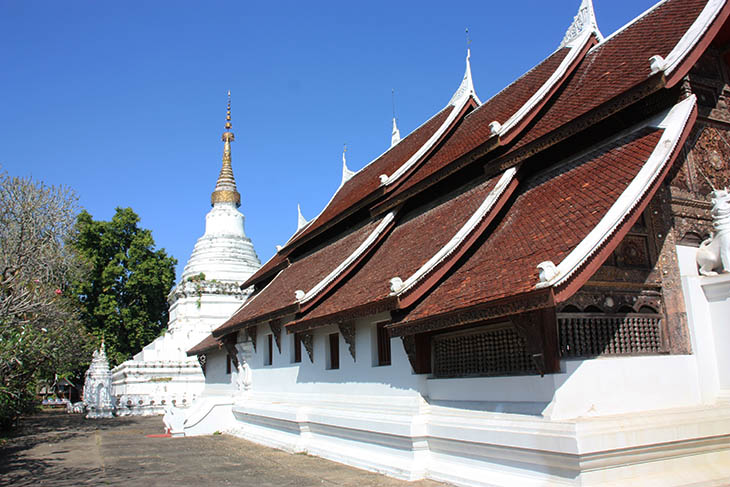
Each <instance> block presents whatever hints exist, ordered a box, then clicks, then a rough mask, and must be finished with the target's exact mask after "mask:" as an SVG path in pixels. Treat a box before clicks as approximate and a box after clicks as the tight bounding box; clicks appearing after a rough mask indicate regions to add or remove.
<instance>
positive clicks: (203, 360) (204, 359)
mask: <svg viewBox="0 0 730 487" xmlns="http://www.w3.org/2000/svg"><path fill="white" fill-rule="evenodd" d="M207 362H208V356H207V355H206V354H204V353H201V354H199V355H198V363H199V364H200V368H201V369H203V375H205V364H206V363H207Z"/></svg>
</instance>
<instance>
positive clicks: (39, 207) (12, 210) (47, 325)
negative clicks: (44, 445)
mask: <svg viewBox="0 0 730 487" xmlns="http://www.w3.org/2000/svg"><path fill="white" fill-rule="evenodd" d="M77 211H78V207H77V199H76V196H75V194H74V193H73V192H72V191H70V190H69V189H66V188H58V187H52V186H47V185H45V184H43V183H42V182H37V181H33V180H32V179H26V178H16V177H9V176H8V175H7V174H6V173H5V172H0V428H5V427H7V426H9V425H10V424H11V423H12V422H13V421H14V420H15V419H16V418H17V417H18V415H19V414H21V413H23V412H25V411H26V410H28V409H29V408H30V407H32V406H33V405H34V402H35V401H34V399H35V391H36V384H37V383H38V381H52V380H53V378H54V377H55V376H56V374H61V375H70V374H72V373H73V372H75V371H78V370H79V368H80V367H83V366H84V365H85V364H84V362H88V357H89V354H90V353H91V349H92V348H93V347H94V346H95V345H96V343H94V341H93V340H90V339H89V337H88V336H87V335H86V333H85V331H84V328H83V326H82V325H81V323H80V320H79V317H78V314H77V312H76V301H75V299H74V298H73V297H72V296H71V293H70V287H71V283H72V282H78V281H80V280H82V279H83V275H84V266H83V263H82V262H81V261H80V260H79V259H78V258H77V257H76V255H75V254H74V252H73V250H72V248H71V247H70V246H69V245H68V242H69V239H70V238H71V237H72V235H73V228H74V220H75V218H76V214H77Z"/></svg>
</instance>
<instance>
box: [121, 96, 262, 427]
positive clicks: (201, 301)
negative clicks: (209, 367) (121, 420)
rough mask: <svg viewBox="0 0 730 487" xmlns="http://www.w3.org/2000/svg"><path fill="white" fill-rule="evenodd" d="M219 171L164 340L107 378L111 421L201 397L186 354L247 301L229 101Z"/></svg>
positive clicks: (247, 249) (248, 253) (253, 264)
mask: <svg viewBox="0 0 730 487" xmlns="http://www.w3.org/2000/svg"><path fill="white" fill-rule="evenodd" d="M228 96H229V98H228V110H227V113H226V123H225V131H224V132H223V137H222V140H223V164H222V168H221V171H220V175H219V176H218V181H217V182H216V185H215V189H214V191H213V194H212V196H211V205H212V207H213V208H212V209H211V210H210V212H208V214H207V215H206V217H205V233H204V234H203V236H202V237H200V238H199V239H198V241H197V243H196V244H195V248H194V249H193V253H192V255H191V256H190V260H188V262H187V264H186V265H185V268H184V270H183V274H182V277H181V279H180V282H179V283H178V284H177V286H176V287H175V288H174V289H173V290H172V292H171V293H170V295H169V297H168V301H169V303H170V321H169V323H168V326H167V331H166V333H165V334H164V335H162V336H160V337H158V338H156V339H155V340H154V341H153V342H152V343H150V344H148V345H147V346H145V347H144V348H143V349H142V350H141V351H140V352H139V353H138V354H137V355H135V356H134V358H132V359H131V360H127V361H126V362H124V363H122V364H120V365H119V366H117V367H115V368H114V370H113V371H112V379H113V394H114V396H115V397H116V400H117V414H120V415H125V414H143V415H148V414H162V413H164V410H165V408H166V407H168V406H171V405H176V406H178V407H185V406H187V405H189V404H190V403H191V402H192V401H193V400H194V399H195V398H196V397H197V396H198V395H199V394H200V393H201V392H202V391H203V386H204V382H205V378H204V376H203V369H204V368H205V363H204V362H200V363H199V362H198V359H197V358H196V357H188V356H187V354H186V353H185V352H186V351H187V350H188V349H189V348H190V347H192V346H193V345H195V344H196V343H198V342H200V341H201V340H202V339H203V338H205V337H206V336H207V335H209V334H210V332H211V331H212V330H213V329H214V328H216V327H218V326H220V324H221V323H223V322H224V321H225V320H226V319H228V318H229V317H230V316H231V314H232V313H233V312H234V311H235V310H236V309H238V308H239V307H240V306H241V304H242V303H243V302H244V300H245V299H246V297H248V295H249V294H250V292H251V291H250V290H249V289H247V288H246V287H243V288H242V287H241V284H242V283H243V282H244V281H246V280H247V279H248V278H249V277H250V276H251V275H252V274H253V273H254V272H256V271H257V270H258V269H259V268H260V267H261V263H260V262H259V258H258V256H257V255H256V251H255V250H254V247H253V244H252V243H251V240H250V239H249V238H248V237H247V236H246V232H245V231H244V216H243V214H241V212H240V211H239V210H238V208H239V207H240V206H241V195H240V194H239V192H238V190H237V188H236V180H235V178H234V176H233V168H232V166H231V143H232V142H233V141H234V140H235V137H234V134H233V132H232V131H231V129H232V125H231V101H230V92H229V94H228Z"/></svg>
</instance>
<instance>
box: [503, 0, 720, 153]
mask: <svg viewBox="0 0 730 487" xmlns="http://www.w3.org/2000/svg"><path fill="white" fill-rule="evenodd" d="M706 3H707V0H668V1H667V2H666V3H664V4H662V5H659V6H658V7H657V8H655V9H654V10H653V11H651V12H649V13H648V14H647V15H645V16H644V17H642V18H640V19H638V20H637V21H635V22H634V23H633V24H631V25H629V26H628V27H626V29H624V30H623V31H621V32H619V33H617V34H616V35H615V36H614V37H612V38H610V39H608V40H606V41H605V42H603V43H601V44H598V45H597V46H596V47H594V48H593V49H591V50H590V51H589V52H588V54H587V55H586V57H585V59H584V60H583V62H582V63H581V65H580V66H578V68H577V69H576V71H575V73H574V75H573V76H572V77H571V79H570V80H569V81H568V83H566V85H565V88H564V90H563V91H562V92H561V93H560V94H559V96H558V97H557V98H556V99H555V102H554V103H553V104H552V105H551V106H550V108H549V109H548V110H547V111H546V112H545V113H544V114H543V115H542V116H540V118H539V119H538V120H537V122H535V125H534V126H533V127H532V128H531V129H530V130H529V131H528V132H526V133H525V135H524V137H522V138H521V139H519V140H518V141H517V143H516V144H515V145H514V146H513V147H512V149H511V152H512V151H515V150H517V149H520V148H521V147H523V146H525V145H526V144H528V143H530V142H532V141H534V140H536V139H538V138H540V137H542V136H543V135H546V134H548V133H550V132H552V131H553V130H555V129H557V128H559V127H561V126H563V125H565V124H566V123H568V122H570V121H571V120H574V119H576V118H578V117H580V116H581V115H584V114H586V113H588V112H590V111H591V110H593V109H595V108H597V107H598V106H600V105H601V104H603V103H605V102H607V101H609V100H611V99H612V98H614V97H616V96H617V95H620V94H622V93H624V92H626V91H628V90H630V89H631V88H633V87H634V86H637V85H638V84H640V83H641V82H642V81H645V80H646V79H647V78H648V77H649V76H650V74H651V69H650V66H649V58H650V57H652V56H654V55H657V54H658V55H660V56H662V57H666V56H667V55H668V54H669V53H670V52H671V50H672V49H673V48H674V46H675V45H676V44H677V42H678V41H679V39H680V38H681V37H682V36H683V35H684V33H685V32H686V31H687V29H689V27H690V26H691V25H692V23H693V22H694V21H695V19H697V16H698V15H699V13H700V12H701V11H702V9H703V8H704V6H705V4H706Z"/></svg>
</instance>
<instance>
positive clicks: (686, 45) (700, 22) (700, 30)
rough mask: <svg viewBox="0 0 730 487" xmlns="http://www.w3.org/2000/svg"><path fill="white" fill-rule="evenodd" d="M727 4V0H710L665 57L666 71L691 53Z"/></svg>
mask: <svg viewBox="0 0 730 487" xmlns="http://www.w3.org/2000/svg"><path fill="white" fill-rule="evenodd" d="M724 5H725V0H709V1H708V2H707V4H706V5H705V8H703V9H702V12H700V15H699V16H698V17H697V19H695V21H694V22H693V23H692V25H691V26H690V28H689V29H687V32H685V33H684V35H683V36H682V38H681V39H679V42H678V43H677V45H676V46H674V49H672V51H671V52H670V53H669V54H668V55H667V57H666V58H665V59H664V61H665V64H664V72H665V73H667V74H669V73H671V72H672V71H673V70H674V69H675V68H676V67H677V66H679V64H680V62H681V61H682V60H683V59H684V58H685V57H686V56H687V54H689V51H690V50H691V49H692V48H693V47H694V46H695V44H697V42H699V40H700V38H701V37H702V36H703V35H704V33H705V32H707V29H708V28H709V27H710V25H711V24H712V22H714V20H715V18H716V17H717V15H718V14H719V13H720V10H722V7H723V6H724Z"/></svg>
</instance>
